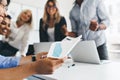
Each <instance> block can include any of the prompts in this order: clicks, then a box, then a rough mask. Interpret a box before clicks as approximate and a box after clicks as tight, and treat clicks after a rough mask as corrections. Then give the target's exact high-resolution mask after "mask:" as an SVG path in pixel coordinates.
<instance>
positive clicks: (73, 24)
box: [69, 11, 77, 32]
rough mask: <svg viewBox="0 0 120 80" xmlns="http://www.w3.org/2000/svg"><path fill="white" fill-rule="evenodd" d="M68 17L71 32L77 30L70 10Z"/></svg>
mask: <svg viewBox="0 0 120 80" xmlns="http://www.w3.org/2000/svg"><path fill="white" fill-rule="evenodd" d="M69 18H70V22H71V29H72V32H77V28H76V27H77V25H76V22H75V20H74V18H73V14H72V11H71V12H70V16H69Z"/></svg>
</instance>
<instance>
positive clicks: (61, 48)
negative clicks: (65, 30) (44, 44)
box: [48, 36, 82, 58]
mask: <svg viewBox="0 0 120 80" xmlns="http://www.w3.org/2000/svg"><path fill="white" fill-rule="evenodd" d="M81 37H82V36H79V37H76V38H73V37H69V36H67V37H65V38H64V39H63V40H62V41H60V42H54V43H52V45H51V47H50V50H49V52H48V57H53V58H63V57H66V56H67V55H68V54H69V53H70V51H71V50H72V49H73V48H74V46H75V45H76V44H77V43H78V42H79V41H81Z"/></svg>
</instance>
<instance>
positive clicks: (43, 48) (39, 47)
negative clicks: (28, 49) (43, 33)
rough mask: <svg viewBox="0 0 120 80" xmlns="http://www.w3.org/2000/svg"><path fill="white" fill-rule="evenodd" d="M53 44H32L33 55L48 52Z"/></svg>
mask: <svg viewBox="0 0 120 80" xmlns="http://www.w3.org/2000/svg"><path fill="white" fill-rule="evenodd" d="M52 43H53V42H40V43H34V44H33V47H34V51H35V52H34V54H37V53H40V52H48V51H49V49H50V46H51V44H52Z"/></svg>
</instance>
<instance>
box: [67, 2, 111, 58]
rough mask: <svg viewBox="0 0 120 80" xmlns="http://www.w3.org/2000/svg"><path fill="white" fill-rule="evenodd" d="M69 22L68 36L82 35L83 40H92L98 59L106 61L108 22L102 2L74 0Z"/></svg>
mask: <svg viewBox="0 0 120 80" xmlns="http://www.w3.org/2000/svg"><path fill="white" fill-rule="evenodd" d="M70 21H71V25H72V32H70V34H69V33H68V35H69V36H74V37H76V36H79V35H82V39H83V40H94V41H95V43H96V46H97V50H98V53H99V57H100V59H101V60H107V59H108V58H109V57H108V52H107V46H106V37H105V30H106V29H107V27H108V26H109V23H110V21H109V17H108V14H107V12H106V9H105V6H104V4H103V0H75V3H74V6H73V8H72V10H71V11H70ZM71 34H72V35H71Z"/></svg>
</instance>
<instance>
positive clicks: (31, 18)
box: [17, 9, 33, 28]
mask: <svg viewBox="0 0 120 80" xmlns="http://www.w3.org/2000/svg"><path fill="white" fill-rule="evenodd" d="M24 12H30V14H31V17H30V19H29V20H28V21H27V22H25V23H26V24H28V25H29V26H30V27H31V28H32V20H33V16H32V12H31V10H29V9H26V10H23V11H22V12H21V13H20V14H19V16H18V18H17V21H20V20H21V14H23V13H24Z"/></svg>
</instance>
